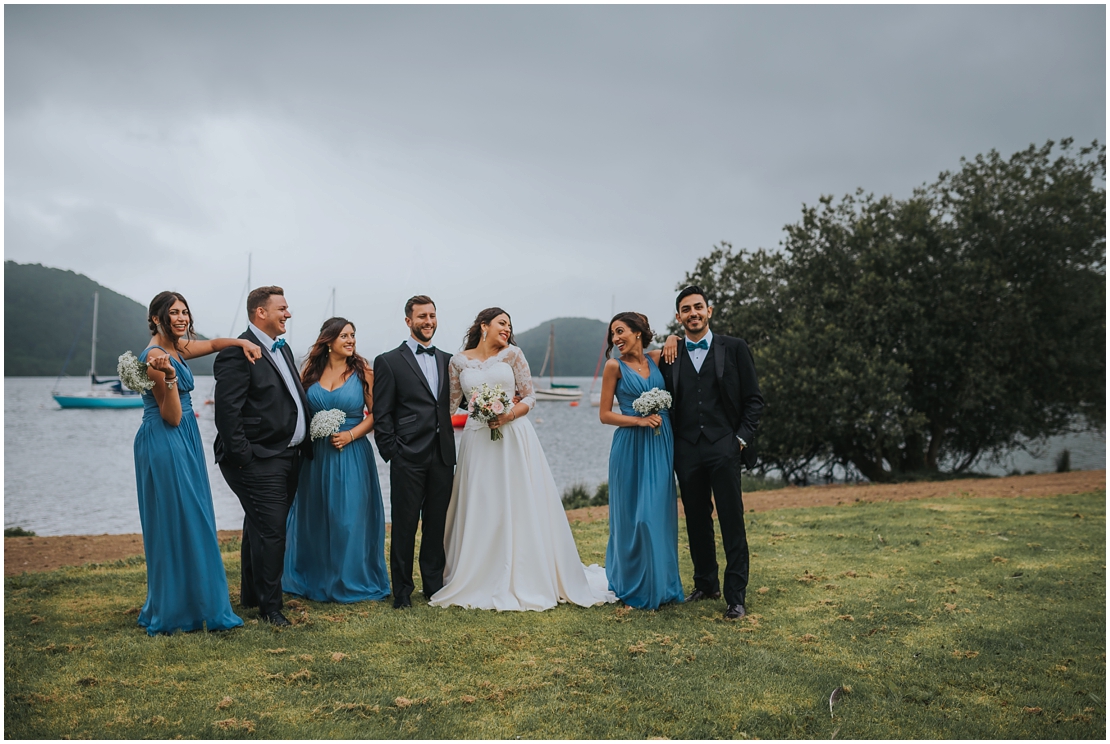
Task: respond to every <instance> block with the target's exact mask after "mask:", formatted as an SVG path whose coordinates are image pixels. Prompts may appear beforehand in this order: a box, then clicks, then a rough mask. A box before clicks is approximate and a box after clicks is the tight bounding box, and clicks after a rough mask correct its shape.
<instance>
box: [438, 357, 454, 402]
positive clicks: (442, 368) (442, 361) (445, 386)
mask: <svg viewBox="0 0 1110 744" xmlns="http://www.w3.org/2000/svg"><path fill="white" fill-rule="evenodd" d="M450 362H451V357H450V356H448V355H447V352H445V351H439V350H437V351H436V368H437V369H438V370H439V395H438V396H437V398H436V400H447V399H448V398H450V396H451V386H450V384H449V380H448V377H447V365H448V364H450Z"/></svg>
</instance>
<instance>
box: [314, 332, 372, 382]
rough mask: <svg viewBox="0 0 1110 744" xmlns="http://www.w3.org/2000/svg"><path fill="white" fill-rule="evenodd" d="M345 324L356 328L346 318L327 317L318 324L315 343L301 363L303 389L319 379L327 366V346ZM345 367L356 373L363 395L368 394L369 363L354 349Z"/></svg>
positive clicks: (337, 335)
mask: <svg viewBox="0 0 1110 744" xmlns="http://www.w3.org/2000/svg"><path fill="white" fill-rule="evenodd" d="M347 326H350V327H351V330H352V331H355V330H358V329H356V328H355V324H354V323H352V322H351V321H349V320H347V319H346V318H328V319H327V320H325V321H324V324H323V325H322V326H320V335H319V336H318V337H317V338H316V343H314V344H313V345H312V348H311V349H309V350H308V357H307V358H306V359H305V360H304V364H303V365H301V385H303V386H304V389H305V390H308V389H309V388H310V387H312V384H313V383H316V382H319V381H320V375H322V374H323V373H324V368H325V367H327V366H328V354H330V353H331V352H329V351H328V346H330V345H331V344H332V343H334V342H335V340H336V339H337V338H339V334H340V333H342V332H343V329H344V328H346V327H347ZM347 369H348V370H350V371H352V372H354V374H356V375H358V379H359V380H360V381H361V382H362V390H363V397H365V396H367V395H369V394H370V374H371V372H370V365H369V364H367V362H366V360H365V359H364V358H362V357H361V356H359V355H358V352H357V351H356V352H355V353H354V354H351V355H350V356H349V357H347Z"/></svg>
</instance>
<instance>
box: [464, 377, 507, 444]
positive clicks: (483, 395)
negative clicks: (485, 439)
mask: <svg viewBox="0 0 1110 744" xmlns="http://www.w3.org/2000/svg"><path fill="white" fill-rule="evenodd" d="M512 404H513V401H512V398H510V397H509V394H508V393H506V392H505V391H504V390H502V389H501V385H500V384H497V385H494V386H493V387H490V386H489V385H487V384H486V383H484V382H483V383H482V387H480V388H474V390H473V391H471V393H470V402H469V404H468V405H467V408H468V409H470V418H472V419H476V420H478V421H481V422H482V423H483V424H488V423H489V422H490V421H493V420H494V419H496V418H497V417H498V416H500V415H501V414H503V413H504V412H505V411H507V410H509V407H510V406H511V405H512ZM504 436H505V435H504V434H502V433H501V430H500V429H490V432H489V438H490V441H493V442H496V441H497V440H498V439H502V438H503V437H504Z"/></svg>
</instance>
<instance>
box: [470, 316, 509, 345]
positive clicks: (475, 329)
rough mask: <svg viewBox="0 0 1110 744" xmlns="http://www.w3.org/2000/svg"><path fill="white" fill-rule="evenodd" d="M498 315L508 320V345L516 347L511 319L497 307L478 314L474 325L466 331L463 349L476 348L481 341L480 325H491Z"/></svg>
mask: <svg viewBox="0 0 1110 744" xmlns="http://www.w3.org/2000/svg"><path fill="white" fill-rule="evenodd" d="M498 315H504V316H505V317H506V318H508V319H509V344H510V345H511V346H516V336H515V335H514V334H513V317H512V316H511V315H509V314H508V313H507V312H505V311H504V310H502V309H501V308H499V307H487V308H486V309H485V310H483V311H482V312H480V313H478V317H476V318H475V319H474V325H472V326H470V328H469V329H468V330H467V332H466V335H465V336H464V337H463V349H475V348H477V347H478V343H479V342H480V341H481V340H482V325H483V324H485V325H488V324H490V323H492V322H493V319H494V318H496V317H497V316H498Z"/></svg>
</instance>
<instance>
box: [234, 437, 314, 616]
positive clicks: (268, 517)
mask: <svg viewBox="0 0 1110 744" xmlns="http://www.w3.org/2000/svg"><path fill="white" fill-rule="evenodd" d="M301 460H302V457H301V454H300V453H299V452H297V451H296V450H294V449H288V450H286V451H285V452H282V453H281V454H280V455H275V456H274V457H256V458H255V459H254V460H253V461H252V462H251V464H250V465H247V466H246V467H245V468H237V467H235V466H233V465H227V464H225V463H223V462H221V463H220V472H222V473H223V474H224V480H225V481H227V485H229V486H230V487H231V490H232V491H234V492H235V495H236V496H238V497H239V503H240V504H242V505H243V512H244V516H243V551H242V562H243V573H242V581H241V584H240V587H239V603H240V604H241V605H243V606H244V607H257V608H258V609H259V611H260V612H261V613H262V614H264V615H265V614H266V613H269V612H274V611H280V610H281V607H282V601H281V574H282V571H283V569H284V568H285V520H286V517H288V516H289V507H290V505H291V504H292V503H293V496H294V495H296V493H297V476H298V474H299V473H300V469H301Z"/></svg>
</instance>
